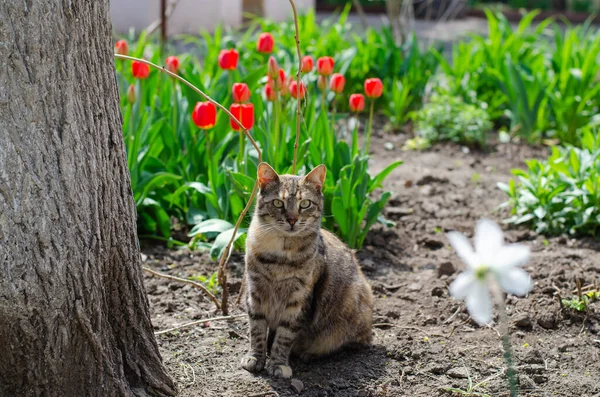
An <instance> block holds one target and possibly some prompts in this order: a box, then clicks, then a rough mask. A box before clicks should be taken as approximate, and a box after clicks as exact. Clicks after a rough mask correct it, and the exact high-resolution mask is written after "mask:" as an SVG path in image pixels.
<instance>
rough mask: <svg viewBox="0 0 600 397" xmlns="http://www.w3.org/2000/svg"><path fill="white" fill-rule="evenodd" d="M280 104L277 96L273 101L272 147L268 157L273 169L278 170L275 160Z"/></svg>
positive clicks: (278, 140)
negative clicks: (270, 154)
mask: <svg viewBox="0 0 600 397" xmlns="http://www.w3.org/2000/svg"><path fill="white" fill-rule="evenodd" d="M280 107H281V102H280V101H279V94H277V97H276V98H275V100H274V101H273V113H275V115H274V117H273V145H271V149H272V153H273V155H272V156H269V159H270V161H271V162H273V163H274V164H273V166H274V167H275V169H279V164H278V161H276V158H277V159H278V156H277V149H278V148H279V142H280V136H279V135H280V130H279V114H280V113H281V109H280Z"/></svg>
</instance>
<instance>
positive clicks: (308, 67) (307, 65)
mask: <svg viewBox="0 0 600 397" xmlns="http://www.w3.org/2000/svg"><path fill="white" fill-rule="evenodd" d="M313 67H314V64H313V58H312V57H311V56H310V55H306V56H305V57H303V58H302V73H309V72H312V70H313Z"/></svg>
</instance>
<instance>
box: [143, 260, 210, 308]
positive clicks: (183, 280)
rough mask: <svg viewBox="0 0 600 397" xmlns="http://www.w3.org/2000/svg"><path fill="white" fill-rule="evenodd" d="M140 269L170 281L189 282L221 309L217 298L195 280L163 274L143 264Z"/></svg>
mask: <svg viewBox="0 0 600 397" xmlns="http://www.w3.org/2000/svg"><path fill="white" fill-rule="evenodd" d="M142 269H144V270H145V271H147V272H148V273H151V274H153V275H155V276H156V277H161V278H166V279H167V280H172V281H177V282H180V283H184V284H189V285H192V286H194V287H196V288H199V289H201V290H202V292H204V294H205V295H206V296H208V297H209V298H210V300H211V301H213V302H214V303H215V306H217V309H221V305H219V301H218V300H217V298H216V297H215V296H214V295H213V294H212V293H211V292H210V291H209V290H208V289H206V287H205V286H204V285H202V284H200V283H197V282H195V281H192V280H186V279H185V278H180V277H175V276H171V275H168V274H164V273H159V272H157V271H154V270H152V269H150V268H148V267H145V266H142Z"/></svg>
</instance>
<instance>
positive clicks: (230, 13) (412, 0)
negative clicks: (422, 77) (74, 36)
mask: <svg viewBox="0 0 600 397" xmlns="http://www.w3.org/2000/svg"><path fill="white" fill-rule="evenodd" d="M347 4H352V5H353V11H354V12H357V13H358V14H359V15H360V14H361V13H365V14H369V16H371V17H372V16H374V15H375V16H377V19H379V20H381V18H382V17H383V18H384V20H387V21H390V20H393V19H397V18H403V19H404V20H410V19H411V18H415V19H422V20H442V21H445V20H451V19H457V18H468V17H476V18H477V17H484V13H483V9H484V8H491V9H494V10H497V11H501V12H502V13H504V14H505V15H506V16H507V18H508V19H512V20H518V19H520V14H521V12H522V11H523V10H533V9H538V10H541V11H542V14H541V16H540V17H541V18H544V17H549V16H560V17H563V18H566V19H568V20H569V21H571V22H574V23H579V22H583V21H584V20H585V19H586V18H587V17H589V15H590V14H592V13H596V12H598V11H599V10H600V0H503V1H499V0H296V5H297V7H298V11H299V12H300V13H303V12H306V11H308V10H311V9H315V10H316V11H318V12H319V13H321V14H326V13H329V12H332V11H335V10H336V9H337V10H339V9H341V8H342V7H344V6H346V5H347ZM111 14H112V20H113V26H114V29H115V31H116V32H120V33H125V32H127V31H129V30H130V29H131V28H133V29H135V30H136V31H141V30H143V29H148V28H154V29H156V28H158V27H159V26H160V20H161V17H162V18H165V19H167V20H168V22H167V30H168V33H169V34H181V33H187V34H197V33H199V30H200V27H202V29H203V30H208V31H211V30H214V29H215V28H216V27H217V26H218V25H225V26H228V27H239V26H241V25H242V24H243V22H244V20H245V19H246V18H247V17H249V16H251V15H253V16H260V17H265V18H268V19H271V20H274V21H284V20H285V19H286V18H287V17H289V14H290V6H289V3H288V1H286V0H113V1H112V2H111ZM363 19H364V18H363Z"/></svg>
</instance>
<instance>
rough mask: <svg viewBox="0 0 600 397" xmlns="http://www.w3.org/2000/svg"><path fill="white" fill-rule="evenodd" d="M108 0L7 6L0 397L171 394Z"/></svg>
mask: <svg viewBox="0 0 600 397" xmlns="http://www.w3.org/2000/svg"><path fill="white" fill-rule="evenodd" d="M112 48H113V46H112V39H111V24H110V19H109V16H108V0H93V1H90V0H0V59H1V60H2V62H1V63H0V396H61V397H62V396H64V397H70V396H73V397H80V396H86V397H87V396H148V395H158V396H170V395H174V394H175V387H174V384H173V382H172V380H171V379H170V378H169V376H168V375H167V374H166V372H165V369H164V367H163V365H162V360H161V357H160V355H159V352H158V347H157V344H156V341H155V339H154V334H153V329H152V324H151V322H150V316H149V307H148V299H147V297H146V294H145V291H144V287H143V278H142V270H141V267H140V253H139V244H138V240H137V235H136V227H135V219H136V218H135V217H136V215H135V206H134V203H133V199H132V193H131V186H130V180H129V173H128V170H127V162H126V158H125V149H124V144H123V137H122V133H121V114H120V111H119V98H118V88H117V81H116V77H115V68H114V60H113V56H112Z"/></svg>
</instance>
